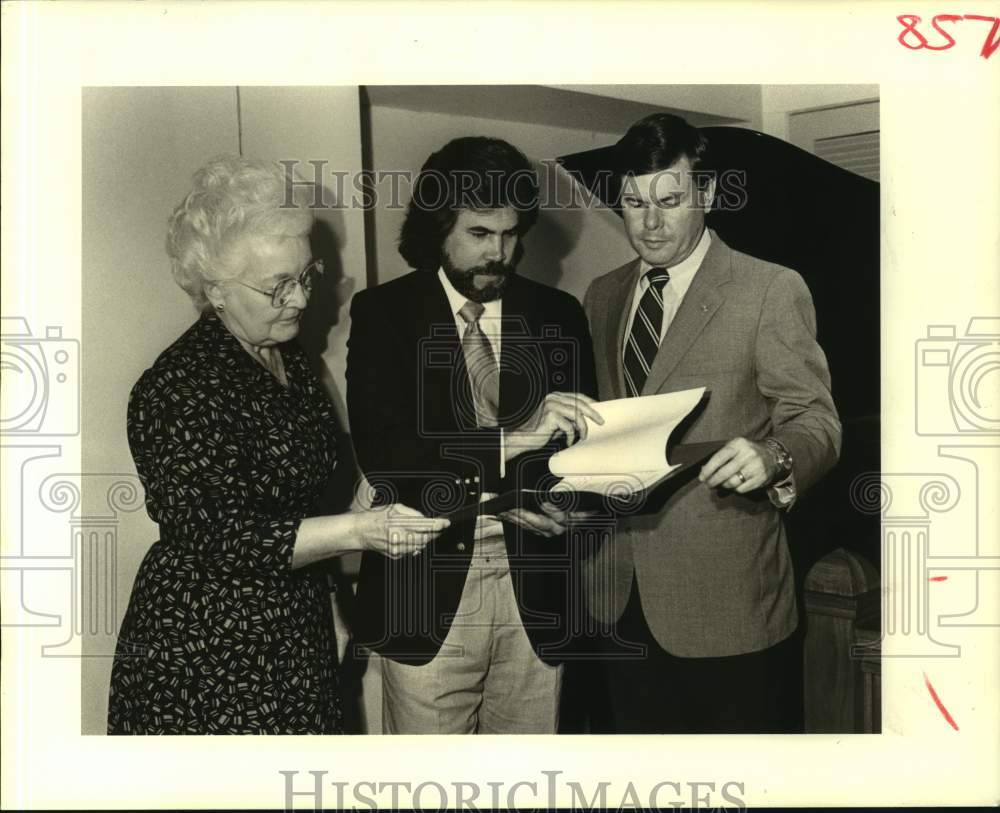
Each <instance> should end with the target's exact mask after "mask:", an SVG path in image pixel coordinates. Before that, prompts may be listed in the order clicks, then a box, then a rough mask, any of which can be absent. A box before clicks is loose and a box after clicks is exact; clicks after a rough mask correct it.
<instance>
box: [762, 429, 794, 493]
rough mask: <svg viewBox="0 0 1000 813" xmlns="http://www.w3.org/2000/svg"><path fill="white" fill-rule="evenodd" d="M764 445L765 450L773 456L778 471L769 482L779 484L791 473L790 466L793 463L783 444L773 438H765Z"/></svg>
mask: <svg viewBox="0 0 1000 813" xmlns="http://www.w3.org/2000/svg"><path fill="white" fill-rule="evenodd" d="M764 445H765V446H767V448H768V449H769V450H770V451H771V454H772V455H774V462H775V464H776V465H777V466H778V471H777V472H776V473H775V475H774V478H773V479H772V480H771V482H772V483H777V482H780V481H781V480H784V479H785V478H786V477H787V476H788V475H789V474H791V473H792V464H793V462H794V461H793V460H792V456H791V454H789V452H788V449H786V448H785V446H784V444H783V443H782V442H781V441H780V440H776V439H775V438H765V439H764Z"/></svg>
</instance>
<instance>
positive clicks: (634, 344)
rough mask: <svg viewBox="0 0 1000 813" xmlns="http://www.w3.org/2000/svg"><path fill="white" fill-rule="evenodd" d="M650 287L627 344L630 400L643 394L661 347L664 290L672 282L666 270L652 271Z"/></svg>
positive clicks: (626, 372) (627, 380) (641, 302)
mask: <svg viewBox="0 0 1000 813" xmlns="http://www.w3.org/2000/svg"><path fill="white" fill-rule="evenodd" d="M646 279H647V280H648V281H649V287H648V288H646V292H645V293H644V294H643V295H642V298H641V299H640V300H639V307H638V308H637V309H636V311H635V316H634V317H633V318H632V329H631V330H630V331H629V334H628V341H627V342H626V343H625V353H624V359H625V388H626V389H627V390H628V394H629V397H632V398H634V397H635V396H637V395H638V394H639V393H640V392H642V386H643V384H645V383H646V378H648V377H649V369H650V367H652V366H653V359H654V358H656V351H657V350H658V349H659V347H660V327H661V326H662V325H663V288H664V286H665V285H666V284H667V283H668V282H670V274H668V273H667V270H666V269H665V268H650V269H649V271H647V272H646Z"/></svg>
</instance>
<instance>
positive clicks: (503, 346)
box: [499, 276, 544, 426]
mask: <svg viewBox="0 0 1000 813" xmlns="http://www.w3.org/2000/svg"><path fill="white" fill-rule="evenodd" d="M533 305H534V303H533V302H532V301H531V300H530V298H529V297H527V296H525V293H524V288H523V286H522V285H521V280H520V278H519V277H517V276H514V277H513V278H512V279H511V280H510V283H509V285H508V287H507V290H506V291H504V295H503V302H502V305H501V308H502V310H501V317H500V318H501V321H500V333H501V342H500V415H499V420H500V425H501V426H510V425H514V424H517V423H521V422H523V421H524V419H525V418H527V417H528V416H527V415H526V414H523V413H524V411H525V409H526V405H530V408H531V409H534V406H535V402H537V401H538V400H539V395H540V394H539V392H538V382H537V381H535V380H534V374H536V369H537V370H541V369H543V368H542V367H536V364H534V363H529V360H528V359H527V358H526V354H534V353H537V352H538V348H537V340H538V339H537V337H538V329H537V322H538V316H537V313H536V309H535V308H534V306H533ZM528 336H532V337H535V341H534V342H526V341H524V339H523V338H522V339H520V340H519V337H528ZM538 363H540V362H538ZM533 393H534V394H533ZM541 394H544V393H541Z"/></svg>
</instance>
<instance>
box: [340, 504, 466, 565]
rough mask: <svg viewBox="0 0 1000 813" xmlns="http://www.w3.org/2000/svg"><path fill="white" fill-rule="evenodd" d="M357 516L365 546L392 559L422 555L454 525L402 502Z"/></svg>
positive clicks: (360, 536) (356, 514)
mask: <svg viewBox="0 0 1000 813" xmlns="http://www.w3.org/2000/svg"><path fill="white" fill-rule="evenodd" d="M354 516H355V518H356V519H355V521H356V523H357V524H356V530H357V533H358V537H359V540H360V542H361V548H362V549H363V550H370V551H374V552H376V553H381V554H382V555H383V556H388V557H389V558H390V559H399V558H401V557H403V556H416V555H418V554H419V553H420V552H421V551H422V550H423V549H424V548H425V547H426V546H427V543H428V542H430V541H431V540H432V539H434V538H435V537H437V536H438V535H439V534H440V533H441V532H442V531H443V530H445V528H447V527H448V526H449V525H451V523H450V522H449V521H448V520H447V519H443V518H440V519H431V518H430V517H425V516H424V515H423V514H421V513H420V512H419V511H417V510H416V509H413V508H410V507H409V506H407V505H402V504H401V503H396V504H394V505H389V506H385V507H383V508H370V509H368V510H365V511H358V512H357V513H355V514H354Z"/></svg>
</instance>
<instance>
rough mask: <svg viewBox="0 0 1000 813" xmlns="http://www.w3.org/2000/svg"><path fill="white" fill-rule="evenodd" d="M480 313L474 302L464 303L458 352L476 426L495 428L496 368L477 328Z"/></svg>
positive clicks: (487, 345) (497, 371)
mask: <svg viewBox="0 0 1000 813" xmlns="http://www.w3.org/2000/svg"><path fill="white" fill-rule="evenodd" d="M484 310H485V308H484V307H483V306H482V305H480V304H479V303H478V302H466V303H465V304H464V305H462V307H461V308H460V309H459V311H458V314H459V316H461V317H462V319H464V320H465V333H463V334H462V351H463V353H464V355H465V366H466V369H468V371H469V383H470V384H471V386H472V398H473V400H474V401H475V405H476V423H477V424H478V425H479V426H496V425H497V416H498V415H499V414H500V369H499V367H498V366H497V360H496V357H495V356H494V355H493V348H492V347H491V346H490V340H489V339H487V338H486V335H485V334H484V333H483V331H482V330H480V328H479V317H480V316H482V315H483V311H484Z"/></svg>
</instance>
